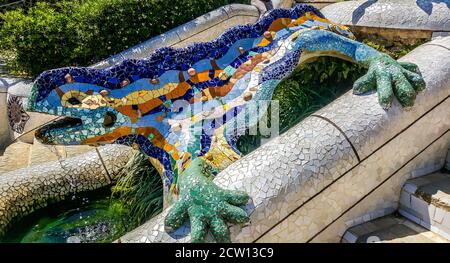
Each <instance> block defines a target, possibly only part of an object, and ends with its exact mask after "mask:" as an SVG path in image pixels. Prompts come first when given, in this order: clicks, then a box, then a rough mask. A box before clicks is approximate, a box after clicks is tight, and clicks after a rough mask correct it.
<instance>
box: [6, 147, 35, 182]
mask: <svg viewBox="0 0 450 263" xmlns="http://www.w3.org/2000/svg"><path fill="white" fill-rule="evenodd" d="M31 146H32V145H31V144H29V143H25V142H20V141H19V142H15V143H13V144H11V145H9V146H8V147H7V148H6V149H5V152H4V153H3V155H2V156H0V176H1V174H2V173H6V172H9V171H14V170H17V169H20V168H24V167H27V166H28V157H29V155H30V151H31Z"/></svg>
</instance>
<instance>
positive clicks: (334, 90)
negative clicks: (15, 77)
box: [237, 57, 365, 154]
mask: <svg viewBox="0 0 450 263" xmlns="http://www.w3.org/2000/svg"><path fill="white" fill-rule="evenodd" d="M364 73H365V69H364V68H362V67H361V66H358V65H356V64H353V63H351V62H347V61H343V60H340V59H337V58H333V57H320V58H319V59H318V60H317V61H315V62H314V63H309V64H305V65H303V66H301V67H299V68H298V69H297V70H296V71H295V72H294V73H293V74H292V75H291V77H289V78H288V79H286V80H284V81H282V82H281V83H280V84H279V85H278V86H277V88H276V89H275V91H274V94H273V97H272V100H277V101H278V102H279V114H280V115H279V121H280V123H279V125H280V126H279V128H280V134H281V133H284V132H286V131H287V130H288V129H289V128H291V127H292V126H294V125H295V124H297V123H299V122H300V121H301V120H303V119H304V118H306V117H307V116H309V115H311V114H312V113H313V112H315V111H317V110H318V109H320V108H322V107H324V106H325V105H327V104H328V103H330V102H332V101H333V100H334V99H336V98H338V97H339V96H340V95H342V94H343V93H345V92H346V91H348V90H349V89H350V88H351V86H352V84H353V82H354V81H355V80H356V79H358V78H359V77H360V76H362V75H363V74H364ZM268 114H269V116H270V111H269V113H268ZM269 120H270V118H269ZM269 126H270V123H269ZM262 138H264V136H262V135H260V134H258V135H245V136H242V137H240V138H239V140H238V142H237V147H238V149H239V150H240V151H241V152H242V153H243V154H248V153H249V152H251V151H253V150H255V149H256V148H258V147H259V146H260V145H261V139H262Z"/></svg>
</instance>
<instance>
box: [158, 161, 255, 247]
mask: <svg viewBox="0 0 450 263" xmlns="http://www.w3.org/2000/svg"><path fill="white" fill-rule="evenodd" d="M179 183H180V199H179V200H178V201H177V202H176V203H175V205H174V206H173V207H172V209H171V210H170V211H169V213H168V215H167V216H166V218H165V225H166V228H171V229H176V228H178V227H180V226H181V225H182V224H183V223H184V222H185V221H186V220H187V219H188V218H189V219H190V222H191V239H192V242H194V243H197V242H203V240H204V238H205V236H206V233H207V229H208V228H209V229H210V230H211V232H212V234H213V236H214V238H215V239H216V241H217V242H220V243H225V242H230V233H229V231H228V227H227V224H226V222H230V223H236V224H242V223H245V222H248V220H249V218H248V216H247V214H246V213H245V211H244V210H243V209H241V208H239V207H238V206H241V205H245V204H246V203H247V202H248V199H249V196H248V195H247V194H246V193H245V192H242V191H230V190H224V189H221V188H219V187H218V186H217V185H215V184H214V183H213V181H212V178H211V176H209V174H208V169H207V168H206V163H205V161H204V160H202V159H201V158H197V159H194V160H193V161H192V163H191V164H190V165H189V166H188V168H187V169H186V170H185V171H184V172H183V174H182V175H181V176H180V182H179Z"/></svg>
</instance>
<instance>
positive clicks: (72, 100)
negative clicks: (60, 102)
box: [67, 97, 81, 105]
mask: <svg viewBox="0 0 450 263" xmlns="http://www.w3.org/2000/svg"><path fill="white" fill-rule="evenodd" d="M67 102H69V103H70V104H72V105H79V104H81V101H80V100H79V99H77V98H75V97H72V98H70V99H68V100H67Z"/></svg>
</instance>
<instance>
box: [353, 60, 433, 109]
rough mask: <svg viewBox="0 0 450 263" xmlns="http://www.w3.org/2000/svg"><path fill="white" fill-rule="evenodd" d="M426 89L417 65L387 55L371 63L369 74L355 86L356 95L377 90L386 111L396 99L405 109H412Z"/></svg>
mask: <svg viewBox="0 0 450 263" xmlns="http://www.w3.org/2000/svg"><path fill="white" fill-rule="evenodd" d="M424 89H425V81H424V80H423V77H422V75H421V74H420V71H419V69H418V67H417V65H415V64H413V63H409V62H397V61H396V60H394V59H393V58H391V57H390V56H388V55H385V54H383V55H381V56H379V57H377V58H375V59H373V60H372V61H370V63H369V70H368V72H367V74H366V75H364V76H362V77H361V78H359V79H358V80H357V81H355V83H354V85H353V93H354V94H363V93H367V92H369V91H373V90H377V93H378V101H379V103H380V105H381V106H382V107H383V108H384V109H388V108H390V106H391V104H392V100H393V98H394V97H396V98H397V99H398V101H399V102H400V104H401V105H402V106H403V107H405V108H408V107H412V106H413V105H414V100H415V98H416V94H417V93H418V92H420V91H422V90H424Z"/></svg>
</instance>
